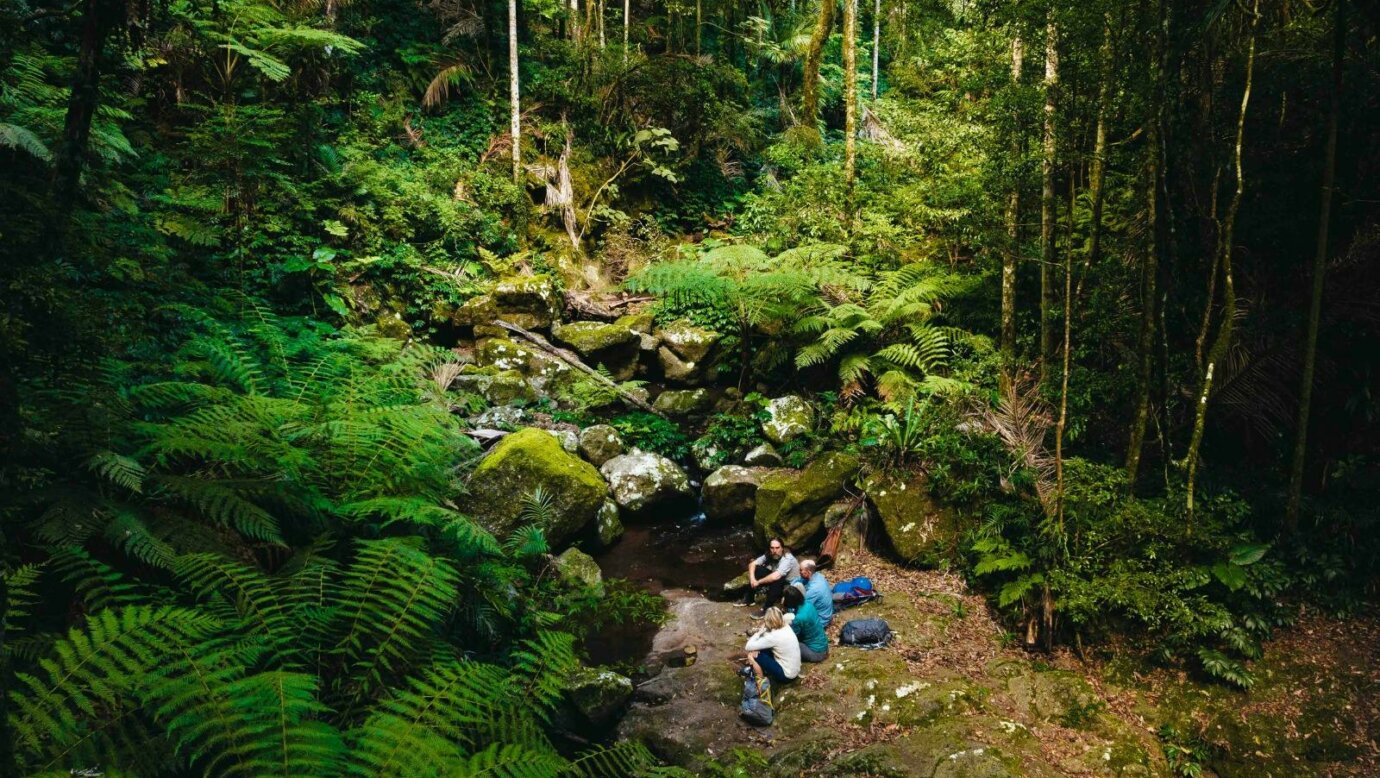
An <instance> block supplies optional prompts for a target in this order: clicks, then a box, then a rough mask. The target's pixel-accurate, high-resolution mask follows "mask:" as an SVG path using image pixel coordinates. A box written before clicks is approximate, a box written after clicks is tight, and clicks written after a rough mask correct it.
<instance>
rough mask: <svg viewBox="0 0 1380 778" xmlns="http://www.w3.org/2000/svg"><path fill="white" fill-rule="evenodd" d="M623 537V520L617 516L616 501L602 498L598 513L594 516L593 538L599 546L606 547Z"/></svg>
mask: <svg viewBox="0 0 1380 778" xmlns="http://www.w3.org/2000/svg"><path fill="white" fill-rule="evenodd" d="M621 537H623V522H622V521H621V520H620V519H619V518H618V503H616V502H614V501H613V500H604V504H603V505H602V506H600V508H599V515H598V516H595V517H594V539H595V541H596V542H597V543H598V544H599V547H600V548H608V547H609V546H612V545H613V544H614V543H617V542H618V539H619V538H621Z"/></svg>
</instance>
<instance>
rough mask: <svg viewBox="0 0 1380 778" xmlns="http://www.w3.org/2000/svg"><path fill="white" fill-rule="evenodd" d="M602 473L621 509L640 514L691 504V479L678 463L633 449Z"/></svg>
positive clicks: (610, 463)
mask: <svg viewBox="0 0 1380 778" xmlns="http://www.w3.org/2000/svg"><path fill="white" fill-rule="evenodd" d="M599 472H600V473H603V475H604V478H605V479H607V480H608V484H609V494H610V495H611V496H612V497H613V501H614V502H616V503H618V508H619V510H621V511H625V512H627V513H632V514H636V513H640V512H643V511H646V510H648V509H649V508H652V507H655V506H658V505H667V504H676V503H689V502H690V500H691V499H692V497H693V494H694V493H693V492H692V491H691V489H690V478H689V476H687V475H686V474H685V471H684V470H681V469H680V466H679V465H677V464H676V463H675V462H672V461H671V460H669V459H667V458H666V457H663V456H661V455H660V454H654V453H652V452H650V451H642V450H640V449H633V450H632V451H630V452H629V453H627V454H621V455H619V456H616V457H614V458H613V459H610V460H608V461H607V462H605V463H604V464H603V465H601V466H600V468H599Z"/></svg>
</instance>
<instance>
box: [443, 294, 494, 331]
mask: <svg viewBox="0 0 1380 778" xmlns="http://www.w3.org/2000/svg"><path fill="white" fill-rule="evenodd" d="M497 318H498V306H496V305H495V304H494V298H493V295H487V294H481V295H475V296H474V297H471V298H470V299H468V300H466V301H465V302H463V303H461V305H460V307H458V308H456V309H455V312H454V313H453V314H451V320H452V321H453V322H455V323H456V324H458V325H460V326H462V327H482V326H486V325H491V324H493V321H494V319H497Z"/></svg>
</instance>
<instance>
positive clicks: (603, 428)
mask: <svg viewBox="0 0 1380 778" xmlns="http://www.w3.org/2000/svg"><path fill="white" fill-rule="evenodd" d="M624 450H625V449H624V446H623V436H622V435H619V434H618V430H616V429H614V428H613V427H611V426H609V425H608V424H595V425H592V426H589V427H586V428H585V429H584V431H582V432H581V433H580V453H581V454H584V456H585V459H588V460H589V461H590V462H593V463H594V466H595V467H600V466H602V465H603V464H604V463H605V462H607V461H609V460H610V459H613V458H614V457H616V456H618V455H619V454H621V453H623V451H624Z"/></svg>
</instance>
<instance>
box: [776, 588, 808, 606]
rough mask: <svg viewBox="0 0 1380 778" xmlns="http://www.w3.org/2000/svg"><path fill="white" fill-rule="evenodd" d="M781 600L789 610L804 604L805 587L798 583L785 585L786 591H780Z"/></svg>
mask: <svg viewBox="0 0 1380 778" xmlns="http://www.w3.org/2000/svg"><path fill="white" fill-rule="evenodd" d="M781 601H782V602H784V603H785V604H786V607H787V608H789V609H791V610H795V609H796V608H799V607H800V606H801V605H804V604H805V588H804V587H803V586H801V585H800V584H798V583H797V584H791V585H790V586H787V587H786V591H784V592H782V593H781Z"/></svg>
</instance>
